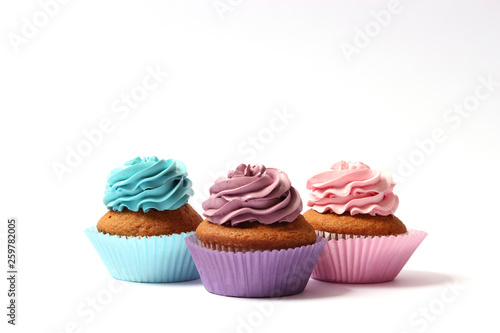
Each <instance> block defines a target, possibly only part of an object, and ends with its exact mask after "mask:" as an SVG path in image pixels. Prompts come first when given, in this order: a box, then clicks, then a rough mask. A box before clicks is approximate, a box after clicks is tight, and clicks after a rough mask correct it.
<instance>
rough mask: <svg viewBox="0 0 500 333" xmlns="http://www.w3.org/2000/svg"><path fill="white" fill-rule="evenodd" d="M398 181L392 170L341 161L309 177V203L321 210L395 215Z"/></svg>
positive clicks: (315, 208) (340, 212)
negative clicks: (376, 168) (395, 189)
mask: <svg viewBox="0 0 500 333" xmlns="http://www.w3.org/2000/svg"><path fill="white" fill-rule="evenodd" d="M395 185H396V184H395V183H394V182H393V181H392V176H391V175H390V174H389V173H383V172H381V171H378V170H372V169H370V167H369V166H368V165H366V164H364V163H361V162H346V161H340V162H337V163H335V164H334V165H333V166H332V167H331V170H328V171H325V172H322V173H319V174H317V175H316V176H313V177H312V178H310V179H309V180H308V181H307V189H308V190H309V191H310V192H309V193H310V200H309V201H308V202H307V205H308V206H310V207H312V208H313V209H314V210H316V211H317V212H319V213H324V212H327V211H331V212H333V213H336V214H343V213H344V212H349V213H350V214H351V215H355V214H370V215H391V214H394V212H395V211H396V209H397V208H398V204H399V199H398V197H397V195H395V194H394V193H393V192H392V190H393V188H394V186H395Z"/></svg>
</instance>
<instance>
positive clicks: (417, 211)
mask: <svg viewBox="0 0 500 333" xmlns="http://www.w3.org/2000/svg"><path fill="white" fill-rule="evenodd" d="M221 1H222V0H221ZM41 2H42V3H46V2H48V0H42V1H41ZM214 3H215V4H217V3H216V2H212V1H211V0H205V1H170V0H164V1H158V0H140V1H139V0H126V1H123V0H122V1H118V0H109V1H95V0H88V1H77V0H74V1H69V2H68V3H67V4H61V5H59V8H58V9H57V10H56V9H55V8H54V7H52V11H53V15H52V16H53V17H50V18H49V19H48V20H47V22H44V16H43V15H44V14H43V13H42V14H40V12H41V11H42V9H41V5H40V3H39V2H37V1H13V0H11V1H7V0H6V1H2V2H1V4H0V30H1V31H0V34H1V41H0V57H1V58H0V60H1V61H0V110H1V115H2V116H1V117H2V118H1V122H0V126H1V129H0V133H1V134H0V135H1V142H2V143H1V147H2V150H1V156H2V160H1V166H0V168H1V173H0V174H1V175H2V186H1V187H2V190H1V194H0V195H1V201H0V202H1V208H0V209H1V214H0V218H1V220H2V221H3V222H2V227H1V229H0V231H1V236H2V238H0V240H1V242H2V244H1V247H2V251H1V256H2V258H1V261H2V264H1V267H3V268H2V269H5V267H6V266H5V261H6V259H5V258H6V255H5V248H6V245H5V232H6V226H5V224H6V220H7V217H9V216H15V217H17V218H18V220H19V228H18V235H19V243H18V247H19V250H18V255H19V265H18V268H19V272H20V275H19V284H18V290H19V296H18V326H16V327H11V326H10V325H7V324H6V321H7V317H6V316H5V312H6V309H5V306H4V305H6V304H7V301H8V300H7V296H6V290H7V285H6V280H5V279H2V281H3V282H2V283H1V284H0V287H1V292H0V295H1V297H0V299H1V300H0V304H1V305H2V309H4V310H2V311H1V316H0V318H2V320H1V321H2V323H1V324H0V325H1V327H2V332H3V331H4V328H5V327H7V328H8V332H15V331H19V332H58V333H59V332H65V331H67V332H71V331H77V332H110V331H111V332H134V331H135V332H139V331H141V332H143V331H147V332H166V331H169V332H184V331H190V332H277V331H282V332H317V331H320V330H324V331H334V330H335V331H339V332H343V331H348V330H351V331H355V332H358V331H359V332H361V331H363V332H366V331H370V332H395V333H400V332H443V331H444V330H446V331H453V330H454V331H472V330H474V331H488V329H487V328H488V327H493V325H495V327H496V321H495V318H496V316H497V313H498V310H499V309H498V305H493V304H496V303H492V302H491V301H492V300H493V301H496V300H498V297H499V296H500V295H499V290H498V281H496V280H497V279H495V277H496V275H495V273H497V270H496V269H495V266H497V264H493V262H492V261H493V258H494V255H495V256H497V254H498V246H497V245H496V238H497V235H498V232H499V227H498V226H499V223H498V222H499V220H498V215H497V214H496V208H497V207H498V199H499V194H498V188H499V187H500V181H499V178H498V171H497V170H498V168H499V167H500V157H499V149H498V144H499V143H500V134H499V133H500V131H499V125H500V112H499V111H500V86H499V83H498V82H500V65H499V64H500V62H499V60H500V43H499V40H500V39H499V37H500V23H499V22H500V21H499V19H498V18H499V16H500V5H499V4H498V2H495V1H482V2H477V1H461V2H454V3H451V2H444V1H443V2H435V1H434V2H431V1H418V2H417V1H402V2H401V3H400V4H399V6H396V8H397V10H396V11H394V12H395V13H393V14H391V16H390V18H388V17H387V16H385V20H386V21H385V22H386V23H387V24H386V23H384V24H383V25H385V26H384V27H381V26H380V24H379V23H376V22H377V21H376V20H375V18H374V16H373V14H371V12H372V11H375V12H376V13H380V11H382V10H386V11H387V8H388V6H389V5H388V2H386V1H362V2H361V1H357V2H356V3H352V2H351V1H335V2H334V1H290V0H289V1H269V0H266V1H264V0H252V1H245V0H242V1H235V0H234V1H232V2H229V0H224V1H223V2H221V3H222V5H221V3H219V5H220V6H222V7H221V8H222V9H221V10H224V9H225V10H226V11H225V12H224V13H222V14H221V13H219V12H218V11H217V9H216V8H215V7H214ZM224 4H225V5H226V7H223V6H224ZM227 6H229V7H227ZM34 16H35V18H34ZM45 17H48V16H47V15H45ZM24 18H26V19H24ZM34 19H38V21H37V22H36V23H37V24H38V25H40V26H41V27H40V28H36V27H35V28H36V30H35V31H33V30H31V35H30V34H29V28H27V27H26V25H27V24H29V23H26V22H27V21H28V22H31V23H33V20H34ZM26 20H27V21H26ZM42 25H44V26H42ZM23 29H24V33H25V34H26V33H28V35H27V36H28V37H29V38H25V37H23ZM364 29H372V30H369V34H370V35H371V36H368V39H366V37H365V39H363V37H362V36H361V37H360V33H359V31H360V30H364ZM356 31H358V32H356ZM13 36H17V37H13ZM16 38H17V39H16ZM19 38H25V39H22V41H23V42H22V43H21V42H19V40H20V39H19ZM13 40H17V41H18V42H19V43H20V44H16V43H15V42H12V41H13ZM347 44H349V45H351V46H352V47H356V48H357V52H358V53H353V54H352V55H351V56H346V55H345V54H344V53H343V51H342V48H341V47H344V48H345V47H346V45H347ZM148 67H149V68H151V69H155V68H157V67H158V68H159V69H160V70H161V71H163V72H168V73H169V76H168V78H164V79H163V82H161V84H159V85H158V87H157V88H156V89H154V90H152V91H149V92H148V93H147V96H145V98H144V100H143V101H141V102H140V103H138V105H137V106H136V107H135V108H131V109H129V110H126V108H125V109H123V108H122V109H121V110H122V111H120V112H115V111H117V110H116V108H117V106H118V105H121V106H123V104H119V103H121V102H120V98H121V97H122V95H123V94H130V93H131V92H132V91H136V93H140V89H141V88H140V85H141V83H142V81H143V79H144V78H145V77H146V76H147V75H148V72H147V70H146V68H148ZM481 78H483V79H484V80H490V81H493V82H494V83H493V86H490V87H489V89H490V91H488V88H487V87H486V86H484V85H483V86H481V80H482V79H481ZM151 82H152V81H151ZM138 87H139V88H138ZM478 87H479V88H478ZM478 92H479V94H480V96H481V99H478V98H477V97H476V94H477V93H478ZM485 95H488V96H485ZM117 103H118V104H117ZM464 103H469V104H468V106H467V108H468V109H469V110H471V111H470V112H469V111H467V110H466V111H465V112H464V116H459V115H458V113H453V112H454V111H453V107H454V105H458V106H460V105H463V104H464ZM462 108H464V106H462ZM450 109H451V111H450ZM128 111H130V112H128ZM127 112H128V113H127ZM277 113H278V114H284V113H286V114H288V119H287V120H286V121H283V120H278V119H281V118H276V114H277ZM103 119H109V121H110V122H111V124H112V126H111V127H112V129H110V130H108V133H105V134H103V136H102V137H101V138H99V135H97V134H96V137H95V138H96V139H95V140H94V141H95V142H96V143H95V144H93V145H92V146H90V147H89V146H85V145H86V143H85V140H86V138H85V135H84V132H85V131H92V130H94V129H96V128H98V127H99V124H100V123H101V122H102V121H103ZM104 121H106V120H104ZM436 130H437V132H439V133H441V134H440V137H439V138H440V140H439V142H434V143H430V142H429V140H430V139H431V138H432V135H433V133H434V132H435V131H436ZM94 133H95V132H94ZM253 138H257V139H253ZM254 140H257V142H256V146H252V145H253V144H255V141H254ZM416 142H424V143H425V145H424V148H419V146H418V144H417V143H416ZM77 147H80V149H85V148H87V153H88V154H87V155H86V156H84V157H83V158H82V159H81V161H76V162H75V161H73V162H74V163H73V167H68V168H69V169H70V170H65V172H64V173H63V174H62V175H60V176H61V177H60V178H61V179H59V178H58V176H57V175H56V172H55V171H54V165H55V163H61V164H66V158H67V155H68V149H77ZM82 147H83V148H82ZM422 149H423V150H426V154H425V155H424V152H422ZM150 155H157V156H159V157H160V158H176V159H180V160H182V161H184V162H185V163H186V164H187V166H188V172H189V175H190V178H191V179H192V180H193V182H194V187H195V191H196V196H195V197H194V198H192V199H191V203H192V205H193V206H194V207H195V208H196V209H197V210H198V211H199V212H200V213H202V211H201V205H200V202H201V201H202V200H204V199H205V198H206V195H207V193H208V186H210V184H211V183H213V181H214V179H215V178H216V177H217V176H219V175H222V174H224V173H225V172H226V171H227V169H228V168H230V167H232V166H233V164H234V162H233V161H237V162H248V163H263V164H265V165H267V166H270V167H278V168H281V169H283V170H284V171H285V172H287V173H288V175H289V177H290V179H291V180H292V184H293V185H294V186H295V187H296V188H297V189H298V190H299V191H300V193H301V195H302V197H303V199H304V200H306V199H307V192H306V191H305V183H306V180H307V179H308V178H309V177H310V176H312V175H313V174H315V173H316V172H318V171H320V170H323V169H325V168H328V167H330V166H331V165H332V164H333V163H334V162H336V161H338V160H341V159H346V160H354V161H357V160H359V161H363V162H365V163H367V164H369V165H370V166H372V167H373V168H381V169H386V170H389V171H391V172H393V174H395V175H399V176H400V177H399V181H398V185H397V186H396V188H395V192H396V194H398V195H399V197H400V207H399V209H398V212H397V215H398V216H399V217H400V218H401V219H402V220H403V221H404V222H405V224H406V225H407V226H408V227H409V228H414V229H420V230H425V231H427V232H428V233H429V235H428V237H427V238H426V239H425V240H424V242H423V243H422V245H421V246H420V248H419V249H418V250H417V251H416V253H415V254H414V256H413V257H412V258H411V260H410V261H409V262H408V264H407V265H406V267H405V268H404V270H403V272H402V273H401V274H400V276H399V277H398V278H397V279H396V280H395V281H393V282H390V283H385V284H380V285H339V284H329V283H323V282H319V281H314V280H311V281H310V283H309V284H308V286H307V288H306V290H305V291H304V293H303V294H301V295H297V296H292V297H287V298H282V299H274V300H265V301H262V300H255V299H238V298H227V297H221V296H216V295H212V294H209V293H208V292H206V291H205V289H204V288H203V286H202V284H201V282H200V281H199V280H196V281H193V282H187V283H181V284H159V285H157V284H134V283H126V284H125V285H120V283H118V282H117V283H115V282H114V281H115V280H113V279H111V277H110V276H109V274H108V272H107V271H106V269H105V267H104V265H103V264H102V262H101V261H100V259H99V257H98V255H97V253H96V252H95V250H94V249H93V247H92V245H91V243H90V242H89V241H88V239H87V238H86V236H85V235H84V233H83V230H84V229H85V228H87V227H88V226H91V225H95V224H96V223H97V221H98V220H99V218H100V217H101V216H102V215H103V214H104V213H105V211H106V208H105V206H104V205H103V204H102V196H103V191H104V184H105V180H106V176H107V174H108V172H109V171H110V170H111V169H112V168H114V167H117V166H119V165H121V164H122V163H123V162H125V161H127V160H129V159H131V158H134V157H136V156H150ZM405 161H406V162H405ZM411 161H413V162H411ZM410 163H412V164H410ZM2 276H3V275H2ZM110 283H111V285H110ZM450 286H453V287H450ZM110 288H111V289H112V290H113V291H114V293H111V291H110V290H109V289H110ZM109 295H112V296H111V298H109ZM92 298H97V302H98V303H97V307H96V308H97V309H98V310H93V309H92V307H90V305H89V304H90V303H89V302H91V301H92ZM444 301H446V302H444ZM103 303H105V304H103ZM426 309H427V310H426ZM429 309H430V310H429ZM422 311H429V315H428V316H427V317H424V315H423V314H422V313H423V312H422ZM73 329H74V330H73Z"/></svg>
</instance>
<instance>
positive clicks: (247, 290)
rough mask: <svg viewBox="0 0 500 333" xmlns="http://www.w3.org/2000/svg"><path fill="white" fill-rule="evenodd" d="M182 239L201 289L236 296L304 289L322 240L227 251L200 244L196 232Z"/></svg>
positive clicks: (278, 293)
mask: <svg viewBox="0 0 500 333" xmlns="http://www.w3.org/2000/svg"><path fill="white" fill-rule="evenodd" d="M186 243H187V246H188V248H189V251H190V252H191V255H192V257H193V260H194V263H195V265H196V268H197V269H198V272H199V273H200V278H201V282H202V283H203V285H204V286H205V289H206V290H207V291H209V292H211V293H213V294H217V295H223V296H237V297H277V296H287V295H294V294H298V293H301V292H302V291H304V289H305V287H306V284H307V281H308V280H309V277H310V276H311V272H312V270H313V268H314V266H315V264H316V261H317V260H318V257H319V255H320V253H321V251H322V250H323V248H324V246H325V244H326V240H325V239H323V238H322V237H320V236H317V237H316V242H315V243H314V244H312V245H307V246H301V247H296V248H292V249H287V250H279V251H278V250H273V251H255V252H250V251H248V252H245V253H243V252H230V251H218V250H212V249H208V248H205V247H201V246H200V245H199V243H198V238H197V237H196V234H194V235H190V236H188V237H186Z"/></svg>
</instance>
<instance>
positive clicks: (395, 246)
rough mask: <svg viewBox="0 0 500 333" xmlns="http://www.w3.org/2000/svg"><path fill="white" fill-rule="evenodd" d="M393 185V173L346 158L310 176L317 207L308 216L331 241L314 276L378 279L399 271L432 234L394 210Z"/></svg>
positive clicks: (312, 204)
mask: <svg viewBox="0 0 500 333" xmlns="http://www.w3.org/2000/svg"><path fill="white" fill-rule="evenodd" d="M394 185H395V184H394V182H393V181H392V177H391V175H390V174H389V173H386V172H381V171H379V170H372V169H370V167H369V166H367V165H366V164H363V163H360V162H355V163H353V162H345V161H341V162H338V163H335V164H334V165H333V166H332V167H331V169H330V170H328V171H325V172H322V173H319V174H317V175H315V176H313V177H312V178H310V179H309V180H308V181H307V189H308V190H309V191H310V200H309V202H308V203H307V204H308V206H310V207H312V209H310V210H308V211H307V212H306V213H305V214H304V218H305V219H306V220H307V222H309V223H310V224H311V225H312V226H313V227H314V229H315V230H316V234H317V235H319V236H322V237H324V238H326V239H327V240H328V243H327V245H326V246H325V248H324V250H323V252H322V254H321V256H320V258H319V260H318V263H317V264H316V266H315V268H314V271H313V273H312V277H313V278H315V279H318V280H323V281H330V282H343V283H376V282H385V281H391V280H393V279H394V278H395V277H396V276H397V275H398V274H399V272H400V271H401V269H402V268H403V266H404V265H405V264H406V262H407V261H408V259H409V258H410V257H411V255H412V254H413V252H414V251H415V250H416V248H417V247H418V246H419V244H420V243H421V242H422V241H423V239H424V238H425V236H426V235H427V233H426V232H423V231H418V230H411V229H410V230H408V229H406V226H405V225H404V224H403V222H401V220H399V219H398V218H397V217H396V216H395V215H394V213H395V211H396V209H397V207H398V204H399V200H398V197H397V196H396V195H395V194H394V193H393V188H394Z"/></svg>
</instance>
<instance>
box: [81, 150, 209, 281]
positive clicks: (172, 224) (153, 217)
mask: <svg viewBox="0 0 500 333" xmlns="http://www.w3.org/2000/svg"><path fill="white" fill-rule="evenodd" d="M191 186H192V183H191V180H189V178H187V172H186V166H185V165H184V163H182V162H180V161H177V160H174V159H168V160H163V159H162V160H160V159H158V158H157V157H156V156H153V157H148V158H140V157H137V158H135V159H133V160H130V161H128V162H126V163H125V164H124V165H123V166H121V167H119V168H116V169H114V170H112V171H111V173H110V174H109V176H108V179H107V183H106V190H105V194H104V204H105V205H106V207H107V208H108V212H107V213H106V214H104V216H103V217H102V218H101V219H100V220H99V222H98V223H97V226H94V227H90V228H88V229H86V230H85V233H86V234H87V236H88V237H89V239H90V241H91V242H92V244H93V245H94V247H95V249H96V250H97V252H98V254H99V256H100V257H101V259H102V261H103V262H104V264H105V265H106V267H107V269H108V271H109V272H110V273H111V275H112V276H113V277H114V278H116V279H119V280H125V281H134V282H179V281H188V280H193V279H197V278H198V277H199V275H198V271H197V270H196V267H195V265H194V263H193V259H192V257H191V255H190V254H189V251H188V248H187V246H186V243H185V242H184V238H186V237H187V236H189V235H190V234H192V233H194V231H195V230H196V227H197V226H198V225H199V224H200V222H201V221H202V218H201V216H200V215H199V214H198V213H196V211H195V210H194V209H193V208H192V207H191V206H190V205H189V204H188V203H187V202H188V199H189V197H190V196H192V195H193V190H192V188H191Z"/></svg>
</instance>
